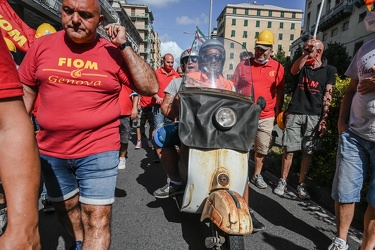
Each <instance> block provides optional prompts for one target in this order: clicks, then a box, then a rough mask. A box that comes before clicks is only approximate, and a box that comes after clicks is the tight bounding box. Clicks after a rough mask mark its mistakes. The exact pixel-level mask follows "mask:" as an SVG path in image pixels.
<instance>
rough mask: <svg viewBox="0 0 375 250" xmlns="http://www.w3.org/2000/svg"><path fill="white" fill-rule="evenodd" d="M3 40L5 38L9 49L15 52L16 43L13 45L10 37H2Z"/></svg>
mask: <svg viewBox="0 0 375 250" xmlns="http://www.w3.org/2000/svg"><path fill="white" fill-rule="evenodd" d="M4 40H5V43H6V44H7V46H8V49H9V51H12V52H17V48H16V45H14V43H13V42H12V41H11V40H10V39H8V38H6V37H4Z"/></svg>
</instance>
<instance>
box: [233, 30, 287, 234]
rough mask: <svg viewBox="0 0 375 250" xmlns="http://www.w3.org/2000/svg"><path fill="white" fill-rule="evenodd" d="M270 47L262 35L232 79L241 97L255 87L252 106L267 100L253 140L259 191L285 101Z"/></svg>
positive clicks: (281, 72) (268, 33) (280, 69)
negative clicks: (274, 132) (252, 54)
mask: <svg viewBox="0 0 375 250" xmlns="http://www.w3.org/2000/svg"><path fill="white" fill-rule="evenodd" d="M273 44H274V36H273V34H272V32H271V31H269V30H264V31H262V32H261V33H260V34H259V35H258V37H257V38H256V40H255V49H254V57H253V58H250V59H246V60H243V61H242V62H240V64H238V66H237V68H236V71H235V73H234V76H233V79H232V81H233V82H234V84H235V85H236V89H237V91H239V92H242V93H244V94H249V95H252V88H253V87H254V95H255V97H254V100H255V102H256V100H257V99H258V97H260V96H263V97H264V98H265V99H266V107H265V108H264V109H263V111H262V112H261V113H260V117H259V125H258V130H257V134H256V137H255V140H254V150H255V156H254V162H255V170H254V174H253V176H252V178H251V182H252V183H253V184H254V185H255V186H256V187H258V188H267V184H266V183H265V181H264V180H263V177H262V175H261V171H262V167H263V160H264V157H265V156H266V155H267V154H268V151H269V148H270V145H271V139H272V130H273V127H274V122H275V117H276V116H277V115H278V114H279V112H280V111H281V108H282V106H283V101H284V67H283V66H282V65H281V64H280V63H278V62H277V61H275V60H273V59H272V58H271V53H272V46H273ZM255 228H256V226H255V225H254V229H255Z"/></svg>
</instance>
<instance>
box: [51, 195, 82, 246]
mask: <svg viewBox="0 0 375 250" xmlns="http://www.w3.org/2000/svg"><path fill="white" fill-rule="evenodd" d="M78 199H79V195H78V194H76V195H75V196H74V197H73V198H70V199H69V200H66V201H62V202H53V206H54V207H55V211H56V213H57V217H58V219H59V221H60V223H61V224H62V225H63V226H64V227H65V229H66V230H67V231H68V232H69V233H70V234H71V235H72V236H73V237H74V238H75V240H76V241H83V228H82V219H81V207H80V204H79V200H78Z"/></svg>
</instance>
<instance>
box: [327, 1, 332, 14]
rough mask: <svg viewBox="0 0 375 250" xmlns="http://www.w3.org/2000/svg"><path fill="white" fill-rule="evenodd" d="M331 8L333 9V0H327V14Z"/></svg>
mask: <svg viewBox="0 0 375 250" xmlns="http://www.w3.org/2000/svg"><path fill="white" fill-rule="evenodd" d="M330 10H331V0H327V4H326V14H329V12H330Z"/></svg>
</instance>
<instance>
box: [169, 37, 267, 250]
mask: <svg viewBox="0 0 375 250" xmlns="http://www.w3.org/2000/svg"><path fill="white" fill-rule="evenodd" d="M193 44H195V45H196V42H195V43H193ZM243 51H244V49H243V48H242V45H241V44H238V43H237V42H235V41H232V40H224V39H222V38H213V39H209V40H207V41H206V42H205V43H203V44H202V45H201V46H200V48H199V59H198V62H199V69H200V72H195V73H189V74H187V75H186V76H185V77H184V78H183V82H182V84H181V87H180V91H179V92H178V94H179V100H180V115H179V129H178V134H179V138H180V141H181V143H182V146H181V150H180V163H179V172H180V175H181V177H182V179H183V181H184V183H185V184H186V187H185V191H184V193H183V194H182V195H175V196H174V198H175V200H176V201H177V204H178V206H179V209H180V211H181V212H187V213H201V214H202V215H201V221H202V222H207V223H208V224H209V226H210V232H211V235H210V236H209V237H207V238H206V240H205V245H206V247H207V248H209V249H230V250H237V249H244V238H243V236H244V235H246V234H250V233H251V232H252V230H253V226H252V221H251V217H250V214H249V208H248V206H247V204H246V202H245V200H244V198H243V194H244V190H245V186H246V185H247V182H248V158H249V151H250V149H251V147H252V144H253V140H254V138H255V134H256V131H257V126H258V120H259V114H260V112H261V110H262V109H263V108H264V106H265V100H264V98H262V97H260V98H259V99H258V104H255V103H254V101H253V96H247V95H244V94H241V93H237V92H235V88H234V87H233V82H232V81H230V80H229V79H231V77H232V75H233V73H234V70H235V68H236V65H237V64H238V63H239V62H240V60H239V54H240V53H241V52H243Z"/></svg>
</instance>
